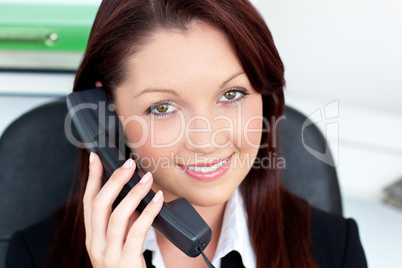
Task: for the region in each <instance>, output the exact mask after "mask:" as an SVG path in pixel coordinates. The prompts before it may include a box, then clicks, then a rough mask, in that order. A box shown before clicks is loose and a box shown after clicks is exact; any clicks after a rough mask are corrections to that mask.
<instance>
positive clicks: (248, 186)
mask: <svg viewBox="0 0 402 268" xmlns="http://www.w3.org/2000/svg"><path fill="white" fill-rule="evenodd" d="M193 20H198V21H204V22H207V23H210V24H212V25H214V26H215V27H216V28H217V29H220V30H222V31H223V32H224V33H225V34H226V35H227V37H228V38H229V40H230V42H231V44H232V46H233V49H234V51H235V52H236V55H237V57H238V58H239V60H240V62H241V64H242V66H243V68H244V70H245V72H246V74H247V76H248V78H249V80H250V82H251V84H252V86H253V87H254V88H255V89H256V90H257V91H258V92H259V93H261V95H262V99H263V116H264V117H265V118H267V119H268V118H279V117H280V116H281V115H282V114H283V112H284V106H285V104H284V93H283V88H284V84H285V81H284V66H283V63H282V61H281V59H280V57H279V53H278V51H277V49H276V47H275V45H274V42H273V39H272V36H271V33H270V31H269V29H268V27H267V25H266V24H265V22H264V20H263V18H262V17H261V15H260V14H259V13H258V11H257V10H256V9H255V8H254V7H253V6H252V5H251V4H250V3H249V1H248V0H219V1H216V0H104V1H103V2H102V4H101V6H100V8H99V11H98V13H97V16H96V18H95V22H94V24H93V27H92V30H91V34H90V37H89V41H88V46H87V49H86V51H85V54H84V57H83V60H82V63H81V65H80V66H79V68H78V71H77V74H76V79H75V84H74V91H80V90H85V89H89V88H93V87H94V85H95V82H96V81H101V82H102V84H103V88H104V89H105V91H106V93H107V94H108V95H109V97H110V98H111V99H112V100H113V97H114V89H115V88H116V86H118V85H119V84H120V83H121V82H122V81H124V79H125V76H126V73H125V70H126V62H125V60H126V59H127V58H128V56H130V55H131V54H133V53H135V52H136V51H137V50H138V49H139V48H140V47H141V45H143V44H145V43H146V41H147V38H148V37H149V36H150V34H152V33H153V32H154V31H155V30H157V29H161V28H162V29H179V30H183V31H186V30H188V26H189V25H190V23H191V22H192V21H193ZM274 121H275V120H274V119H272V120H270V121H269V129H270V130H271V131H270V132H268V133H267V132H264V133H263V135H262V139H261V145H264V146H262V148H260V149H259V151H258V154H257V158H258V159H264V158H266V157H267V156H270V157H273V158H278V156H279V155H280V154H279V150H278V148H277V146H276V145H277V144H278V141H277V135H276V128H275V122H274ZM80 159H81V162H80V163H81V175H80V177H79V178H78V184H79V186H78V190H77V192H76V194H75V197H74V198H73V199H72V200H71V201H70V202H69V203H68V204H67V205H66V206H65V207H63V208H61V209H59V210H58V211H57V213H55V218H56V240H55V245H54V248H53V250H52V252H51V254H50V255H49V258H48V261H49V263H51V262H52V261H54V260H56V259H57V260H58V261H59V262H61V265H62V266H63V267H78V266H80V265H83V266H84V267H91V263H90V261H89V257H88V254H87V252H86V249H85V231H84V230H85V229H84V221H83V204H82V198H83V194H84V191H85V186H86V183H87V179H88V153H87V152H86V151H85V150H84V149H80ZM274 160H275V159H274ZM240 190H241V194H242V196H243V199H244V203H245V206H246V211H247V217H248V218H247V219H248V228H249V232H250V236H251V240H252V245H253V249H254V252H255V254H256V258H257V267H258V268H265V267H301V268H303V267H306V268H307V267H316V263H315V260H314V258H313V256H312V254H311V252H310V242H311V238H310V237H311V231H310V208H309V206H308V205H307V203H306V202H305V201H304V200H302V199H300V198H297V197H296V196H294V195H292V194H291V193H289V192H288V191H287V190H286V189H285V188H284V187H283V186H282V184H281V180H280V170H279V169H278V168H276V167H275V166H274V167H271V168H264V167H253V168H252V169H251V170H250V172H249V173H248V174H247V176H246V178H245V179H244V180H243V182H242V184H241V185H240ZM67 252H68V253H67Z"/></svg>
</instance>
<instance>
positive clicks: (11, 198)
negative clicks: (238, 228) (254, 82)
mask: <svg viewBox="0 0 402 268" xmlns="http://www.w3.org/2000/svg"><path fill="white" fill-rule="evenodd" d="M66 113H67V108H66V105H65V99H64V98H63V99H60V100H58V101H54V102H51V103H48V104H45V105H42V106H40V107H38V108H36V109H33V110H32V111H30V112H28V113H26V114H24V115H23V116H21V117H20V118H18V119H17V120H15V121H14V122H13V123H12V124H11V125H10V126H9V127H8V128H7V129H6V131H5V132H4V134H3V135H2V137H1V139H0V206H1V207H0V260H1V262H0V268H3V267H4V259H5V255H6V251H7V247H8V242H9V239H10V238H11V235H12V234H13V233H14V232H15V231H16V230H20V229H23V228H25V227H27V226H29V225H31V224H33V223H35V222H38V221H40V220H42V219H44V218H46V217H48V216H49V215H50V213H51V212H52V211H53V210H54V209H56V208H57V207H59V206H61V205H62V204H64V203H65V202H66V200H67V197H68V193H69V190H70V187H71V182H72V177H73V174H74V167H75V162H76V158H77V148H76V147H74V146H73V145H71V144H70V143H69V141H68V140H67V138H66V135H65V132H64V119H65V116H66ZM285 116H286V119H284V120H282V121H281V125H280V127H279V131H280V134H279V137H280V140H281V149H282V155H283V157H284V159H285V161H286V169H284V170H283V173H282V177H283V181H284V183H285V184H286V185H287V187H288V188H289V190H291V191H292V192H293V193H295V194H297V195H299V196H301V197H303V198H304V199H305V200H307V201H308V202H309V203H310V204H311V205H313V206H315V207H317V208H320V209H322V210H325V211H328V212H332V213H335V214H339V215H342V205H341V198H340V191H339V186H338V180H337V176H336V171H335V168H334V167H332V166H331V165H328V164H326V163H324V162H322V161H320V160H318V159H316V158H315V157H313V156H312V155H311V154H310V153H309V152H308V151H307V150H306V149H305V147H304V145H303V142H302V132H301V129H302V125H303V123H304V122H305V121H306V119H307V118H306V117H305V116H304V115H302V114H301V113H299V112H297V111H296V110H294V109H292V108H290V107H287V108H286V112H285ZM304 144H307V145H308V146H309V147H311V148H314V149H315V150H317V151H320V152H325V150H326V149H327V144H326V141H325V139H324V137H323V136H322V135H321V133H320V132H319V130H318V129H317V127H316V126H315V125H313V124H312V125H310V126H309V127H307V128H305V129H304Z"/></svg>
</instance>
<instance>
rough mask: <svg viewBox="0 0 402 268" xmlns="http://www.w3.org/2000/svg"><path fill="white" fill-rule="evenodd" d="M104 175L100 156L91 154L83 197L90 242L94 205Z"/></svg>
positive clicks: (86, 230)
mask: <svg viewBox="0 0 402 268" xmlns="http://www.w3.org/2000/svg"><path fill="white" fill-rule="evenodd" d="M102 173H103V167H102V164H101V162H100V159H99V157H98V155H97V154H95V153H91V154H90V156H89V174H88V181H87V186H86V188H85V193H84V197H83V207H84V224H85V232H86V237H87V239H88V240H91V239H92V228H91V214H92V203H93V200H94V198H95V196H96V195H97V194H98V192H99V190H100V188H101V187H102Z"/></svg>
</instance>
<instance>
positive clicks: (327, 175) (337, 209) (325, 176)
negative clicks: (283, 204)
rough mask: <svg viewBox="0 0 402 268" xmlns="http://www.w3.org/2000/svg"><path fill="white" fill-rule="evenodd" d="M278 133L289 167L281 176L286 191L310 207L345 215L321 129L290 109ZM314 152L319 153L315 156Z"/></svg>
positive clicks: (287, 110)
mask: <svg viewBox="0 0 402 268" xmlns="http://www.w3.org/2000/svg"><path fill="white" fill-rule="evenodd" d="M278 131H279V134H278V135H279V139H280V148H281V152H282V157H283V158H284V159H285V164H286V168H284V169H282V174H281V176H282V181H283V182H284V184H285V185H286V187H287V188H288V189H289V190H290V191H291V192H292V193H294V194H296V195H298V196H300V197H302V198H303V199H305V200H306V201H307V202H308V203H309V204H310V205H312V206H314V207H316V208H319V209H321V210H324V211H327V212H331V213H334V214H338V215H342V200H341V194H340V189H339V184H338V177H337V174H336V169H335V167H334V161H333V159H332V155H331V153H330V149H329V146H328V144H327V141H326V139H325V138H324V136H323V135H322V134H321V132H320V130H319V129H318V128H317V126H316V125H315V124H313V123H312V122H311V121H310V120H309V119H308V118H307V117H306V116H305V115H303V114H302V113H300V112H298V111H297V110H295V109H293V108H291V107H286V109H285V118H284V119H283V120H281V121H279V126H278ZM311 151H314V152H315V156H314V155H313V154H312V153H311ZM316 156H319V157H318V158H317V157H316ZM319 158H320V159H319Z"/></svg>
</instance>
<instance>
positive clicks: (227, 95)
mask: <svg viewBox="0 0 402 268" xmlns="http://www.w3.org/2000/svg"><path fill="white" fill-rule="evenodd" d="M236 93H237V92H236V91H228V92H226V93H225V94H223V95H224V96H225V98H226V99H228V100H233V99H234V98H235V97H236Z"/></svg>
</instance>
